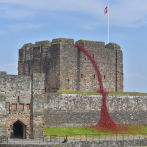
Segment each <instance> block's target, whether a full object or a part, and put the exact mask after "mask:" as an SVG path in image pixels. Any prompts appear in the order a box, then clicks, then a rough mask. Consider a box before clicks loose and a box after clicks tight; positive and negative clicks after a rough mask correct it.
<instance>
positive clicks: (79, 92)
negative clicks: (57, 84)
mask: <svg viewBox="0 0 147 147" xmlns="http://www.w3.org/2000/svg"><path fill="white" fill-rule="evenodd" d="M58 93H60V94H83V95H101V94H100V93H97V92H93V91H68V90H58ZM108 95H128V96H147V93H139V92H109V93H108Z"/></svg>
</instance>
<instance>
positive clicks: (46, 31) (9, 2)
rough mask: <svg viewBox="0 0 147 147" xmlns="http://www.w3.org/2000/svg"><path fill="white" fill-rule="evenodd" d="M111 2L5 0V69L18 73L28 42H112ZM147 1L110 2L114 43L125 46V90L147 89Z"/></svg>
mask: <svg viewBox="0 0 147 147" xmlns="http://www.w3.org/2000/svg"><path fill="white" fill-rule="evenodd" d="M106 5H107V1H106V0H0V71H7V72H8V73H9V74H17V60H18V49H19V48H21V47H22V45H23V44H24V43H28V42H32V43H34V42H35V41H39V40H50V41H51V40H52V39H54V38H59V37H64V38H74V39H75V40H79V39H84V40H86V39H87V40H98V41H105V42H106V41H107V16H105V15H104V8H105V7H106ZM146 41H147V0H110V42H116V43H118V44H119V45H120V46H121V48H122V50H123V59H124V60H123V63H124V90H125V91H137V92H147V76H146V75H147V65H146V63H147V58H146V55H147V45H146Z"/></svg>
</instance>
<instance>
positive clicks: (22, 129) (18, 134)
mask: <svg viewBox="0 0 147 147" xmlns="http://www.w3.org/2000/svg"><path fill="white" fill-rule="evenodd" d="M11 138H20V139H25V138H26V126H25V125H24V124H23V123H22V122H21V121H19V120H18V121H16V122H15V123H14V124H13V133H12V134H11Z"/></svg>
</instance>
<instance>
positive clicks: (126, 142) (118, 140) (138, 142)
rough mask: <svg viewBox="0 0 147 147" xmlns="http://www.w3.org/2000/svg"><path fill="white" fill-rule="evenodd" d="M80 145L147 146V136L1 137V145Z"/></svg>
mask: <svg viewBox="0 0 147 147" xmlns="http://www.w3.org/2000/svg"><path fill="white" fill-rule="evenodd" d="M68 143H70V144H71V143H72V144H79V143H82V144H84V143H89V144H91V146H92V144H93V146H94V145H96V146H97V145H98V144H104V146H109V145H112V144H116V146H118V147H119V145H120V146H121V147H125V146H145V145H147V134H143V135H130V134H121V135H120V134H119V135H118V134H115V135H112V136H108V135H105V134H101V135H98V136H95V135H94V134H90V135H85V136H84V135H82V134H78V135H77V136H67V137H65V136H56V135H50V136H46V137H42V138H35V139H17V138H15V139H8V138H7V137H6V136H0V144H7V145H8V144H11V145H16V144H19V145H29V144H33V145H35V144H37V145H53V144H68Z"/></svg>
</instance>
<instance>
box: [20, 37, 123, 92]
mask: <svg viewBox="0 0 147 147" xmlns="http://www.w3.org/2000/svg"><path fill="white" fill-rule="evenodd" d="M77 42H78V43H79V44H81V45H83V46H84V47H85V48H86V49H87V50H88V51H89V52H90V53H91V54H92V56H93V57H94V59H95V60H96V61H97V63H98V65H99V67H100V70H101V74H102V78H103V83H104V87H105V88H106V89H107V91H123V61H122V51H121V49H120V46H119V45H117V44H115V43H109V44H107V45H105V43H104V42H98V41H87V40H79V41H77ZM33 73H44V74H45V90H46V92H53V91H57V90H59V89H61V90H73V91H76V90H78V91H96V90H97V89H98V85H99V83H98V81H97V79H96V73H95V71H94V68H93V66H92V64H91V62H90V61H89V60H88V58H87V57H86V56H85V55H84V54H83V53H82V52H80V51H79V50H78V49H77V48H76V47H75V46H74V40H73V39H63V38H59V39H54V40H52V42H49V41H41V42H36V43H35V44H25V45H24V46H23V47H22V48H21V49H20V50H19V61H18V74H19V75H32V74H33Z"/></svg>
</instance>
